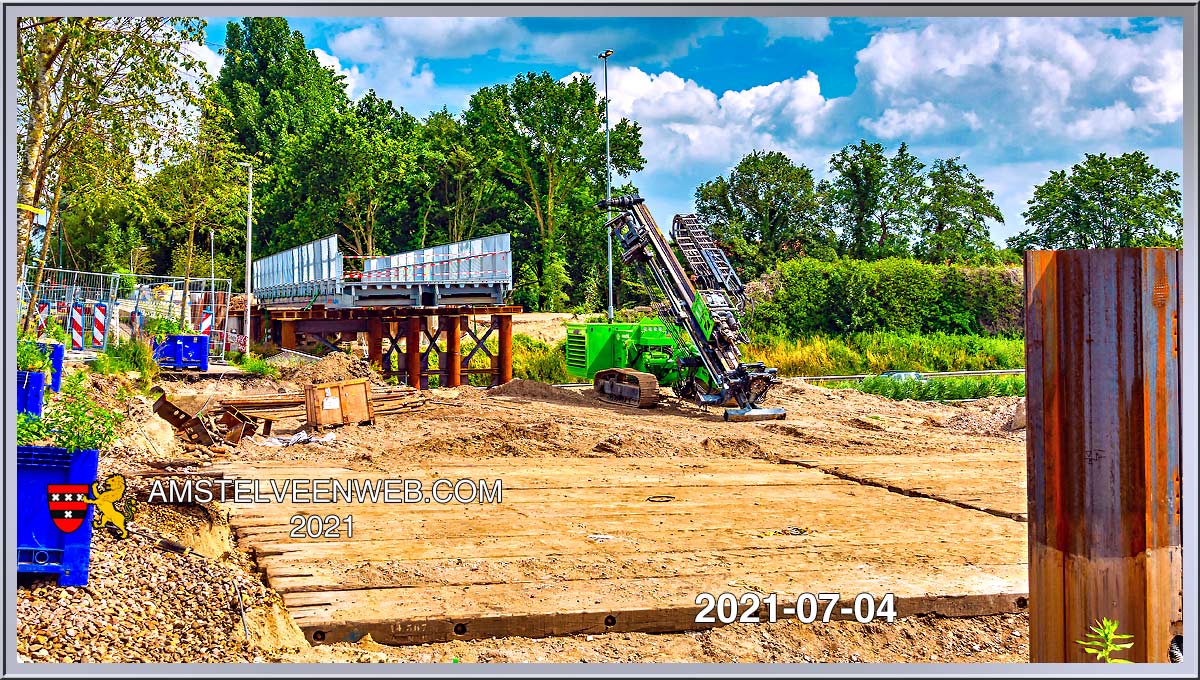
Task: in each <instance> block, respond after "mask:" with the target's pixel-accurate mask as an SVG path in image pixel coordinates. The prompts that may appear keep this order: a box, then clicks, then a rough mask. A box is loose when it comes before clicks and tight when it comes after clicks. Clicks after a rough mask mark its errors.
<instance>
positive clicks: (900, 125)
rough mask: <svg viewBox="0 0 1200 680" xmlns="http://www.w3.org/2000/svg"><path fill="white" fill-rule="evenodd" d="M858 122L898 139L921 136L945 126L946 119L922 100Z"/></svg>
mask: <svg viewBox="0 0 1200 680" xmlns="http://www.w3.org/2000/svg"><path fill="white" fill-rule="evenodd" d="M971 115H974V114H971ZM964 120H966V118H965V116H964ZM976 122H978V121H976ZM859 124H860V125H862V126H863V127H864V128H866V129H867V130H869V131H871V132H873V133H875V134H876V135H878V136H880V137H882V138H884V139H898V138H904V137H922V136H924V135H926V134H928V133H930V132H936V131H938V130H941V129H943V128H945V127H946V119H945V118H943V117H942V114H940V113H938V112H937V109H936V107H934V105H933V103H932V102H924V103H922V104H921V105H919V106H915V107H912V108H908V109H888V110H886V111H884V112H883V115H882V116H880V117H879V118H877V119H874V120H872V119H870V118H863V119H862V120H860V121H859Z"/></svg>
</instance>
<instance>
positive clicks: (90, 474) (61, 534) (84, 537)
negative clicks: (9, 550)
mask: <svg viewBox="0 0 1200 680" xmlns="http://www.w3.org/2000/svg"><path fill="white" fill-rule="evenodd" d="M99 462H100V453H99V452H98V451H96V450H94V449H93V450H87V451H76V452H74V453H71V452H69V451H68V450H67V449H63V448H58V447H53V446H18V447H17V572H19V573H34V574H58V585H60V586H63V587H66V586H85V585H87V582H88V566H89V565H90V563H91V559H92V512H93V508H92V506H91V505H83V504H82V503H81V502H78V501H69V500H68V501H66V502H70V503H71V504H73V505H81V506H82V507H80V508H79V509H74V508H71V509H68V510H64V509H63V508H62V507H61V506H59V507H58V512H59V513H60V514H63V515H65V514H66V513H67V512H71V513H72V514H74V513H75V512H78V513H80V515H81V516H82V522H80V521H79V519H78V517H65V516H64V517H62V518H60V519H59V520H58V522H57V523H56V521H55V519H54V517H53V516H52V515H51V510H50V503H51V501H52V500H55V501H57V502H64V495H65V494H62V493H60V494H59V497H58V498H57V499H55V498H53V497H52V496H51V495H50V490H49V487H50V486H51V485H70V487H74V488H71V489H69V491H72V492H75V493H82V494H83V496H84V497H87V495H88V492H87V487H88V486H89V485H91V483H92V482H93V481H95V479H96V469H97V466H98V465H99ZM60 524H61V525H62V526H60ZM64 529H70V530H69V531H67V530H64Z"/></svg>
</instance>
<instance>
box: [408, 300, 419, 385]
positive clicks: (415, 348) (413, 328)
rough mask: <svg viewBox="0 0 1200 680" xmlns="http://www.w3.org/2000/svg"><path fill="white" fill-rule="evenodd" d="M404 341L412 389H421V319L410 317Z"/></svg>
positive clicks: (409, 382)
mask: <svg viewBox="0 0 1200 680" xmlns="http://www.w3.org/2000/svg"><path fill="white" fill-rule="evenodd" d="M406 321H407V322H408V327H407V329H406V330H407V333H405V339H404V363H405V367H406V368H407V369H408V378H407V382H408V384H409V386H410V387H415V388H417V389H421V317H419V316H410V317H408V319H406Z"/></svg>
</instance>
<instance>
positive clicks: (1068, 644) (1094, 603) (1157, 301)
mask: <svg viewBox="0 0 1200 680" xmlns="http://www.w3.org/2000/svg"><path fill="white" fill-rule="evenodd" d="M1180 259H1181V258H1180V252H1179V251H1177V250H1172V249H1167V248H1144V249H1141V248H1138V249H1134V248H1128V249H1116V250H1062V251H1030V252H1027V253H1026V254H1025V334H1026V335H1025V352H1026V376H1027V378H1026V379H1027V381H1028V385H1027V394H1028V400H1027V407H1028V408H1027V411H1028V413H1027V422H1028V429H1027V438H1026V442H1027V444H1026V445H1027V449H1028V472H1029V475H1028V493H1029V633H1030V634H1029V639H1030V652H1029V655H1030V659H1029V660H1030V661H1031V662H1034V663H1062V662H1077V661H1088V660H1091V659H1092V657H1091V656H1090V655H1088V654H1087V653H1086V652H1085V651H1084V650H1083V649H1082V647H1081V646H1080V645H1079V644H1077V643H1076V642H1075V641H1076V640H1081V639H1084V636H1085V634H1086V633H1087V632H1088V627H1089V626H1091V625H1094V624H1095V622H1096V621H1097V620H1098V619H1100V618H1103V617H1107V618H1109V619H1114V620H1116V621H1119V622H1120V628H1119V630H1118V632H1121V633H1128V634H1131V635H1133V638H1132V642H1133V643H1134V644H1133V647H1132V648H1130V649H1128V650H1122V651H1120V652H1118V653H1116V654H1115V656H1116V657H1118V658H1122V659H1127V660H1130V661H1134V662H1139V663H1142V662H1165V661H1167V660H1168V656H1167V654H1168V647H1169V644H1170V640H1171V637H1172V635H1173V634H1174V633H1175V632H1177V631H1178V630H1179V629H1178V628H1177V627H1176V626H1177V622H1181V621H1182V612H1181V607H1182V590H1181V585H1182V567H1181V552H1182V551H1181V547H1180V545H1181V536H1180V514H1179V513H1180V508H1179V489H1180V477H1179V473H1180V411H1179V408H1180V405H1179V378H1180V376H1179V338H1178V332H1179V331H1178V325H1179V304H1180V294H1179V282H1180V280H1179V270H1180ZM1173 628H1174V630H1173Z"/></svg>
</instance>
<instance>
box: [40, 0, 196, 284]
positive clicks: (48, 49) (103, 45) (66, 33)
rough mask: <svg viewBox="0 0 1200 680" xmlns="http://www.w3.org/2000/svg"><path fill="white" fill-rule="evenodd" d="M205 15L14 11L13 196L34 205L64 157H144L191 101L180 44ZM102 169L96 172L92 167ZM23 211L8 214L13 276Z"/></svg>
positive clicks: (192, 71) (191, 76)
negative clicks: (13, 222)
mask: <svg viewBox="0 0 1200 680" xmlns="http://www.w3.org/2000/svg"><path fill="white" fill-rule="evenodd" d="M204 25H205V24H204V21H202V20H200V19H196V18H174V17H22V18H21V19H20V20H19V21H18V23H17V41H16V42H17V82H18V97H17V121H18V129H19V131H20V132H19V133H18V140H17V148H18V162H17V165H18V171H17V174H18V189H17V202H18V203H22V204H26V205H33V206H37V205H40V204H42V203H44V202H45V200H46V199H47V198H48V196H47V187H48V186H49V185H51V184H52V183H53V182H55V181H57V180H55V179H54V178H55V177H56V176H57V175H58V174H59V173H60V172H62V171H63V168H64V165H65V164H67V163H69V162H72V160H71V158H72V157H73V156H78V155H79V154H82V153H85V152H87V151H88V150H91V151H95V150H96V148H97V147H101V148H103V149H104V150H105V151H106V153H105V154H100V155H91V154H89V155H88V160H80V159H78V158H76V159H75V160H74V162H75V163H76V164H77V166H78V164H81V163H82V164H86V163H87V162H89V161H91V162H95V161H96V159H97V158H99V157H103V156H108V157H112V156H113V155H116V156H122V155H130V154H131V155H134V156H136V157H137V158H138V159H139V160H141V161H143V162H147V161H153V160H154V158H155V153H156V152H157V151H159V150H160V146H159V144H158V142H159V140H160V139H161V137H162V135H163V133H164V132H165V131H166V130H169V129H171V128H172V127H173V126H175V125H176V124H177V123H178V120H179V117H180V116H181V115H182V114H183V112H184V110H185V107H186V106H187V105H188V104H190V103H193V102H194V101H195V98H196V90H195V88H194V87H193V85H194V82H195V79H196V78H199V77H202V76H203V74H204V72H203V66H202V65H201V64H200V62H199V61H198V60H197V59H195V58H194V57H192V56H191V55H190V54H189V53H188V52H187V51H185V50H184V49H183V48H184V46H185V45H186V44H188V43H192V42H197V41H199V40H202V39H203V35H204ZM98 174H100V175H103V174H104V173H103V171H101V172H100V173H98ZM32 218H33V215H32V213H29V212H28V211H25V210H18V211H17V275H18V276H22V275H23V274H22V271H23V268H22V265H23V264H24V262H25V253H26V250H27V248H28V245H29V237H30V232H31V225H32Z"/></svg>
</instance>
